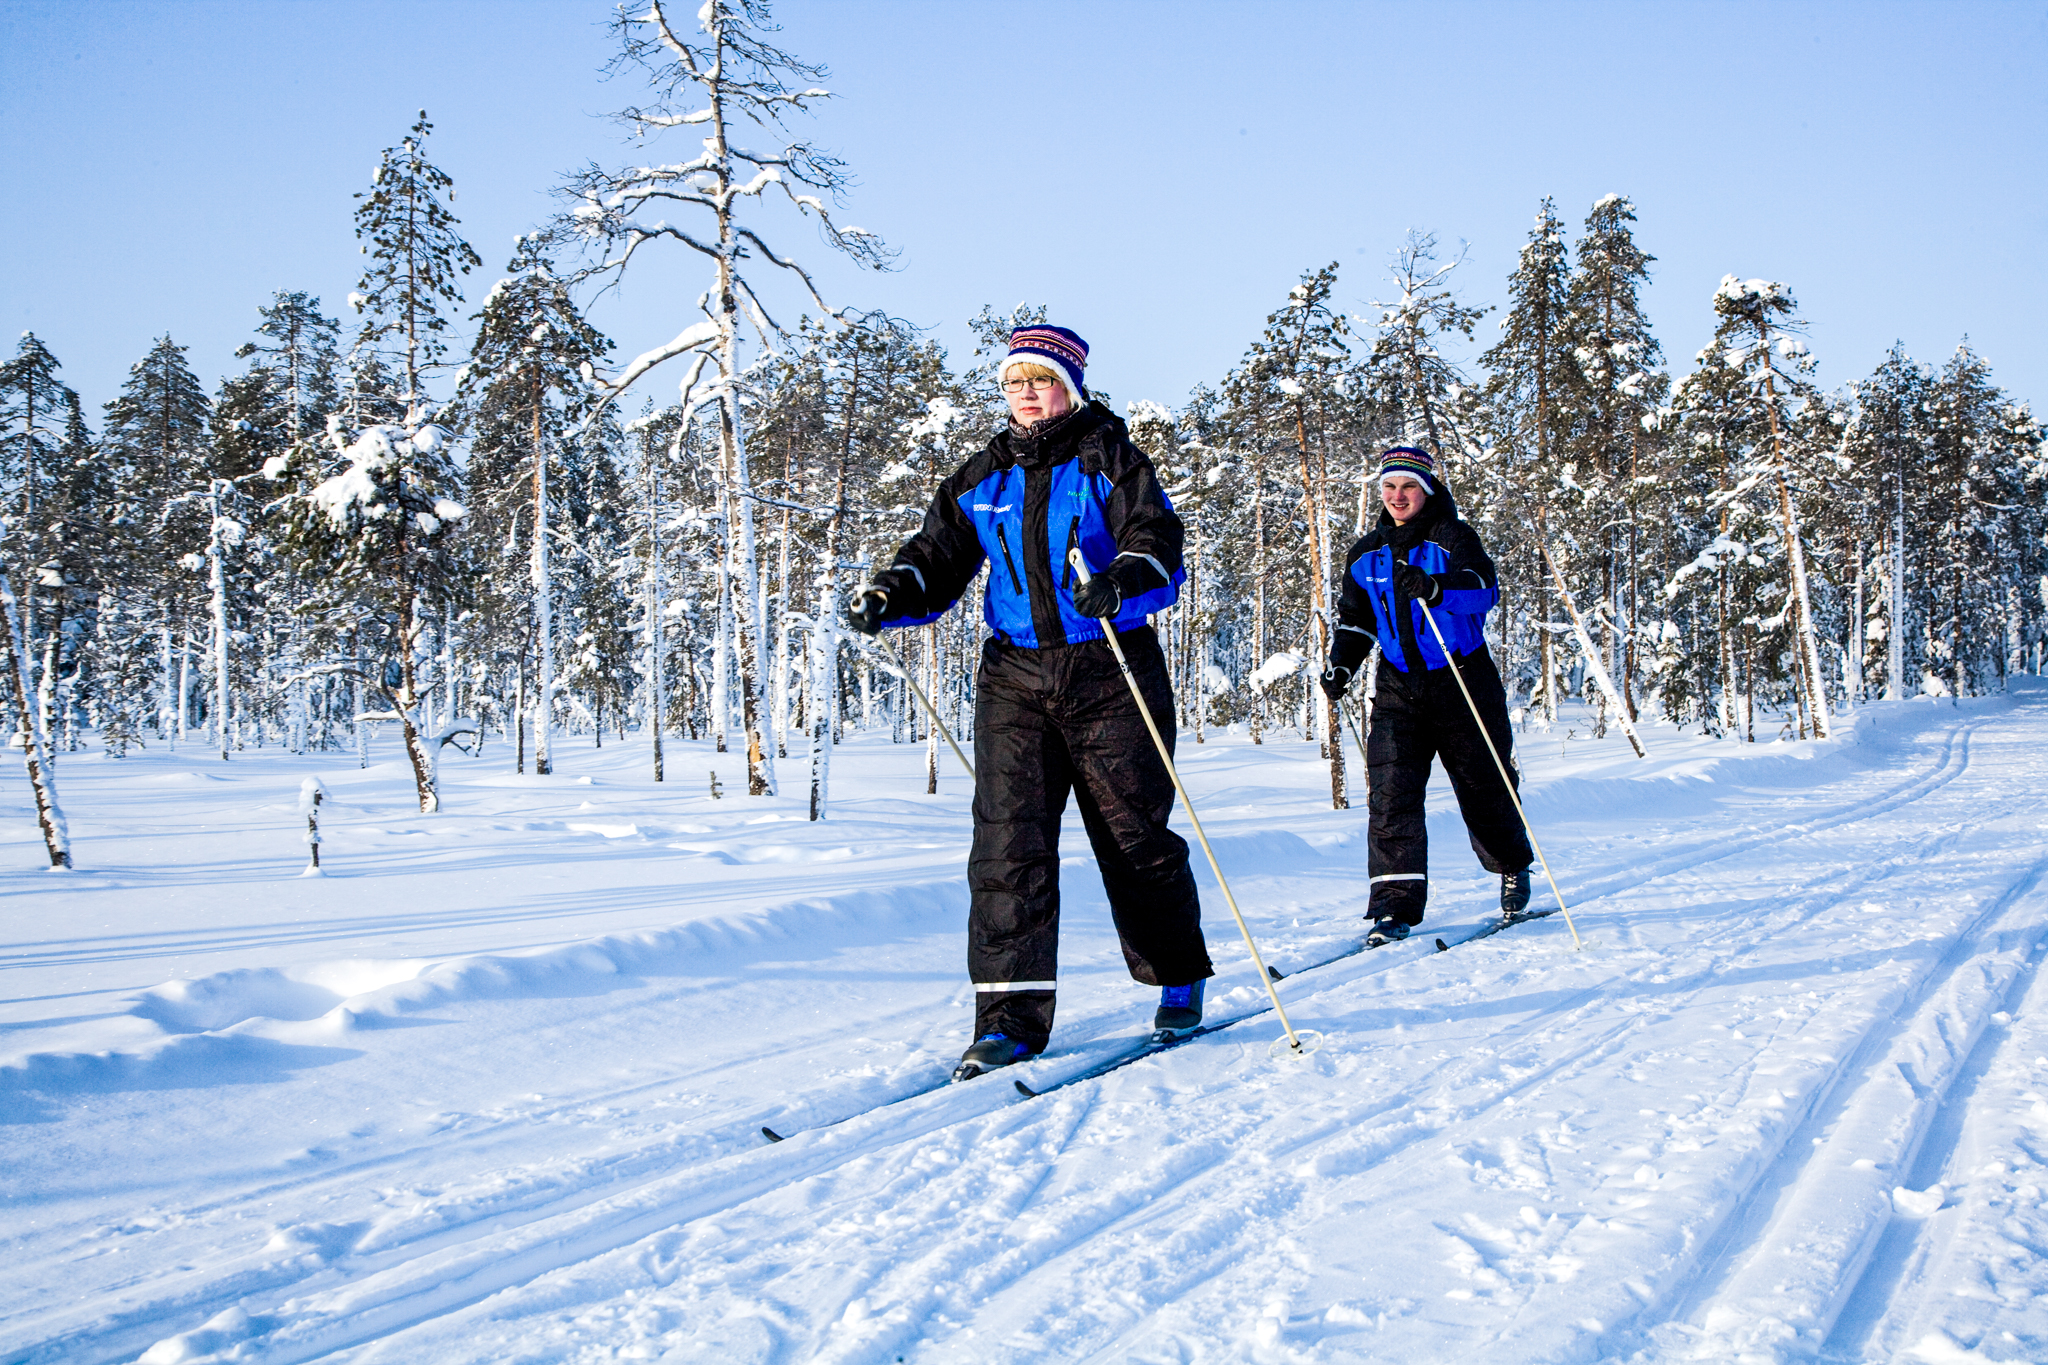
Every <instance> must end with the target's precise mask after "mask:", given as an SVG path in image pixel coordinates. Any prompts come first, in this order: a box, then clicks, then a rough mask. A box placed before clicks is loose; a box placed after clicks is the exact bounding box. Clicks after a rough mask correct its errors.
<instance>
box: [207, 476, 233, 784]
mask: <svg viewBox="0 0 2048 1365" xmlns="http://www.w3.org/2000/svg"><path fill="white" fill-rule="evenodd" d="M209 510H211V511H212V513H213V521H212V529H211V534H210V536H209V538H208V540H207V545H206V561H207V563H206V569H207V580H208V586H209V587H210V588H211V589H212V592H213V708H214V712H215V716H216V724H215V731H216V733H217V734H218V735H219V736H220V757H221V762H223V763H225V762H227V760H228V738H229V736H228V578H227V565H226V564H225V563H224V562H223V561H225V560H226V558H227V547H226V546H224V545H223V544H221V526H220V518H221V512H220V480H218V479H215V480H214V481H213V484H212V488H211V492H210V495H209Z"/></svg>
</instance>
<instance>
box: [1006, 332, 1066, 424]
mask: <svg viewBox="0 0 2048 1365" xmlns="http://www.w3.org/2000/svg"><path fill="white" fill-rule="evenodd" d="M1019 364H1023V365H1042V366H1044V367H1045V368H1046V369H1048V370H1051V371H1052V372H1053V373H1054V374H1056V375H1058V376H1059V377H1060V384H1061V386H1062V387H1064V388H1065V389H1066V391H1067V405H1068V406H1069V407H1071V408H1075V409H1078V408H1079V407H1080V406H1081V405H1082V403H1084V402H1085V401H1086V399H1084V398H1083V396H1082V395H1083V394H1084V393H1085V392H1086V390H1085V389H1084V388H1083V387H1082V384H1081V372H1082V371H1083V370H1085V369H1086V368H1087V366H1088V343H1087V342H1085V341H1083V340H1081V338H1080V337H1079V336H1078V335H1076V334H1075V333H1073V332H1070V331H1068V330H1067V329H1066V328H1064V327H1044V326H1040V327H1019V328H1018V329H1017V330H1016V331H1014V332H1012V333H1010V353H1009V354H1008V355H1006V356H1004V357H1003V366H1002V368H1001V369H1000V370H998V371H997V372H996V378H997V380H998V381H1000V380H1002V379H1004V378H1006V377H1007V376H1008V375H1009V373H1010V367H1011V366H1012V365H1019Z"/></svg>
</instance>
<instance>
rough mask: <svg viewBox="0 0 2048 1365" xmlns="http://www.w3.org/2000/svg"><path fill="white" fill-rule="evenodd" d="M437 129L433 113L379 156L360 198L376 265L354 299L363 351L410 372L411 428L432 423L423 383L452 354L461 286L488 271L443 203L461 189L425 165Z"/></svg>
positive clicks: (361, 230)
mask: <svg viewBox="0 0 2048 1365" xmlns="http://www.w3.org/2000/svg"><path fill="white" fill-rule="evenodd" d="M433 130H434V125H433V124H431V123H429V122H427V111H426V110H424V109H422V110H420V116H419V119H418V120H417V121H416V122H415V123H414V124H413V126H412V129H411V131H410V132H408V133H407V134H406V136H405V137H404V138H403V139H402V140H401V141H400V142H399V144H398V145H397V146H396V147H387V148H385V149H384V151H383V152H382V153H381V154H380V156H379V157H378V161H377V169H376V171H375V172H373V173H372V176H371V181H370V188H369V189H368V190H366V191H364V192H363V193H361V194H358V195H357V196H356V198H357V199H358V200H359V201H361V202H359V203H358V204H357V205H356V214H355V217H356V237H357V238H358V239H359V240H361V241H362V243H363V254H364V255H366V256H368V257H369V258H370V263H369V265H368V266H367V267H365V268H364V271H363V277H362V279H361V280H359V281H358V282H357V283H356V288H355V292H354V293H352V294H350V295H349V299H348V301H349V306H350V307H352V308H354V309H355V311H356V312H358V313H360V314H362V316H363V325H362V327H361V328H360V329H359V330H358V331H357V333H356V341H355V349H356V350H357V351H359V352H360V351H366V350H367V351H371V352H373V353H374V352H380V351H381V352H384V353H387V354H391V355H393V356H395V357H397V358H398V359H399V360H401V361H403V364H404V376H405V383H404V387H403V388H402V389H401V390H400V394H401V396H402V397H403V399H404V402H405V404H406V408H407V412H406V423H407V425H408V426H412V427H417V426H418V425H419V424H420V423H422V422H424V421H425V420H426V413H425V410H424V405H425V403H426V394H425V392H424V390H423V389H422V388H421V380H422V377H423V376H424V374H425V372H426V371H427V370H428V369H431V368H433V367H434V366H436V365H438V364H439V363H440V361H441V357H442V356H443V355H445V354H446V353H447V350H448V343H447V341H446V340H445V339H444V338H443V336H442V334H443V333H444V332H446V331H447V330H448V323H449V319H448V317H447V310H449V309H450V308H452V307H453V306H454V305H456V304H459V303H461V302H462V285H461V281H460V279H459V278H458V277H459V276H462V275H467V274H468V273H469V272H470V271H471V270H472V269H473V268H475V267H476V266H480V265H482V264H483V260H482V258H480V257H479V256H478V255H477V254H476V252H474V251H472V250H471V249H470V246H469V243H468V242H465V241H464V240H462V236H461V234H460V233H458V232H457V231H456V230H455V229H456V225H457V224H456V218H455V215H454V213H453V212H452V211H451V210H450V209H449V208H448V205H447V204H444V203H443V202H442V197H443V196H444V195H445V196H446V197H447V199H448V200H449V201H450V202H453V201H454V198H455V182H454V181H453V180H452V179H450V178H449V176H448V174H447V172H445V171H443V170H442V169H441V168H440V167H438V166H436V165H434V164H433V163H432V162H430V161H428V160H427V155H426V143H427V135H428V134H429V133H431V132H433Z"/></svg>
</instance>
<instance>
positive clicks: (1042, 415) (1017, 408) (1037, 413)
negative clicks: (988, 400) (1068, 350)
mask: <svg viewBox="0 0 2048 1365" xmlns="http://www.w3.org/2000/svg"><path fill="white" fill-rule="evenodd" d="M1003 400H1004V401H1005V402H1007V403H1008V404H1009V405H1010V416H1012V417H1014V418H1016V419H1017V425H1018V426H1020V427H1028V426H1030V425H1032V424H1033V423H1034V422H1043V421H1044V420H1046V419H1047V418H1048V417H1058V416H1060V415H1061V414H1062V413H1064V412H1066V411H1067V409H1068V408H1070V407H1071V406H1073V405H1072V404H1071V403H1069V402H1068V401H1067V389H1066V385H1064V384H1062V383H1060V381H1059V380H1058V379H1055V378H1054V377H1052V376H1051V375H1043V376H1040V377H1039V378H1037V379H1026V378H1024V376H1023V375H1022V374H1020V373H1019V372H1018V371H1017V370H1014V369H1013V370H1011V371H1010V373H1009V374H1008V375H1006V376H1004V379H1003Z"/></svg>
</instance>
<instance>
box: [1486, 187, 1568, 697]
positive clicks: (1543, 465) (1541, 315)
mask: <svg viewBox="0 0 2048 1365" xmlns="http://www.w3.org/2000/svg"><path fill="white" fill-rule="evenodd" d="M1570 285H1571V267H1570V263H1569V260H1568V259H1567V251H1566V246H1565V233H1564V222H1563V220H1561V219H1560V218H1559V217H1558V216H1557V206H1556V204H1555V203H1553V202H1552V201H1551V200H1550V199H1548V198H1545V199H1544V201H1543V203H1542V204H1541V205H1540V206H1539V207H1538V209H1537V212H1536V223H1535V226H1533V227H1532V228H1530V230H1529V240H1528V241H1527V242H1525V243H1524V244H1523V246H1522V250H1521V254H1520V257H1519V259H1518V260H1517V262H1516V266H1515V269H1514V272H1513V273H1512V274H1510V275H1509V276H1508V307H1507V312H1506V314H1505V315H1504V316H1503V317H1502V318H1501V321H1500V328H1501V339H1500V340H1499V341H1498V342H1497V343H1495V345H1494V346H1493V348H1492V349H1491V350H1489V351H1487V352H1486V353H1485V354H1484V355H1482V356H1480V358H1479V363H1480V364H1481V365H1483V366H1485V367H1486V370H1487V372H1488V374H1487V380H1486V387H1485V390H1484V393H1485V399H1486V406H1485V412H1486V427H1487V436H1488V438H1489V440H1490V441H1491V443H1492V445H1493V447H1494V449H1495V450H1496V451H1497V452H1498V455H1499V458H1498V460H1497V462H1496V463H1495V465H1494V472H1495V474H1496V475H1497V476H1498V477H1499V478H1500V479H1501V480H1503V481H1504V482H1505V484H1506V485H1507V487H1506V488H1505V489H1503V490H1502V492H1501V494H1500V501H1502V502H1503V503H1525V504H1526V503H1534V504H1536V505H1537V506H1538V507H1539V508H1540V507H1542V506H1544V505H1545V504H1546V502H1547V501H1548V499H1547V498H1546V496H1545V494H1546V492H1547V491H1548V490H1549V489H1550V488H1551V487H1552V486H1553V485H1554V484H1555V483H1556V481H1557V462H1558V461H1559V459H1560V457H1561V455H1562V452H1563V451H1564V449H1565V446H1566V441H1567V439H1568V437H1569V434H1570V430H1571V416H1572V413H1573V410H1574V404H1573V403H1572V401H1571V399H1570V397H1569V396H1568V394H1569V390H1570V386H1571V384H1572V379H1573V367H1574V363H1575V361H1574V357H1573V354H1572V351H1573V343H1572V333H1571V328H1570V325H1569V321H1568V318H1567V308H1568V302H1567V300H1568V297H1569V290H1570ZM1525 539H1526V538H1525ZM1506 548H1507V547H1505V546H1503V547H1499V548H1497V549H1496V550H1495V554H1494V559H1495V562H1496V564H1499V565H1500V566H1501V567H1502V568H1504V569H1506V568H1507V567H1508V565H1509V564H1512V565H1513V569H1512V570H1511V571H1508V572H1503V573H1502V575H1501V614H1500V623H1501V625H1500V629H1501V639H1502V644H1503V646H1504V647H1506V648H1507V649H1508V657H1507V658H1506V659H1505V660H1504V661H1503V664H1502V672H1503V673H1505V674H1508V675H1509V677H1510V678H1511V679H1512V678H1513V677H1514V674H1515V671H1516V670H1515V669H1514V668H1513V654H1512V641H1513V639H1514V634H1515V610H1514V609H1515V607H1516V606H1517V605H1518V604H1519V603H1520V601H1521V600H1522V595H1521V594H1518V593H1517V592H1516V582H1515V580H1516V579H1517V578H1520V579H1522V581H1523V582H1525V583H1526V584H1527V585H1528V587H1529V590H1528V592H1527V600H1528V603H1529V611H1530V615H1531V624H1532V625H1533V626H1534V627H1535V630H1534V632H1533V636H1534V638H1532V639H1531V640H1530V642H1529V643H1530V645H1531V649H1532V653H1533V654H1534V656H1535V662H1536V665H1537V666H1536V675H1535V676H1536V681H1535V684H1534V690H1533V694H1532V696H1531V697H1530V702H1531V704H1532V705H1534V704H1536V703H1537V699H1538V697H1539V696H1540V698H1541V705H1542V707H1543V714H1544V717H1545V719H1546V720H1548V721H1555V720H1556V719H1557V678H1558V669H1557V656H1556V638H1555V635H1554V633H1553V632H1552V631H1551V630H1550V629H1549V628H1548V627H1549V623H1550V620H1551V610H1550V588H1549V575H1548V574H1546V573H1545V572H1544V570H1543V565H1542V562H1541V556H1540V555H1539V554H1537V553H1536V552H1535V550H1534V547H1533V545H1531V547H1530V549H1529V550H1527V551H1525V552H1524V553H1523V554H1522V555H1520V556H1517V557H1515V559H1510V557H1509V555H1508V554H1507V553H1505V551H1506ZM1517 561H1519V562H1517ZM1509 686H1510V687H1511V688H1513V687H1514V686H1515V683H1514V682H1512V681H1511V682H1510V684H1509Z"/></svg>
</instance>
